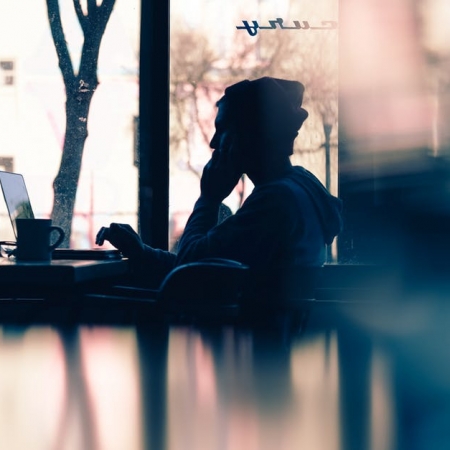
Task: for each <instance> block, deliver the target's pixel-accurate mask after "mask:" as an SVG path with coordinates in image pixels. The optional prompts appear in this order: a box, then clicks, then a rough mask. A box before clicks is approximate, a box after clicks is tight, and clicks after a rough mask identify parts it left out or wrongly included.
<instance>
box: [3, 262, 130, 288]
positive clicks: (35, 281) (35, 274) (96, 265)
mask: <svg viewBox="0 0 450 450" xmlns="http://www.w3.org/2000/svg"><path fill="white" fill-rule="evenodd" d="M127 269H128V261H127V260H126V259H119V260H107V261H98V260H89V261H87V260H54V261H50V262H48V263H47V262H37V263H31V262H30V263H28V262H27V263H25V262H16V261H14V260H10V259H7V258H0V286H2V287H3V288H6V287H13V288H14V287H17V288H19V287H27V286H28V287H29V286H32V287H36V286H41V287H47V288H55V289H56V288H67V287H70V288H71V287H73V286H76V285H79V284H83V283H88V282H93V281H98V280H104V279H113V278H115V277H119V276H121V275H124V274H125V273H126V272H127Z"/></svg>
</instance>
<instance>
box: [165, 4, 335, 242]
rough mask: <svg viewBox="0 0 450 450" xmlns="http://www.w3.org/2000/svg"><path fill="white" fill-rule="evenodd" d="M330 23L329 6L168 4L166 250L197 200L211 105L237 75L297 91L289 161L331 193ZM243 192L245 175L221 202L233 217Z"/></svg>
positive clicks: (332, 85)
mask: <svg viewBox="0 0 450 450" xmlns="http://www.w3.org/2000/svg"><path fill="white" fill-rule="evenodd" d="M337 20H338V0H309V1H302V2H289V1H286V0H284V1H267V0H266V1H264V0H260V1H253V2H248V1H243V0H240V1H233V2H223V1H221V0H196V1H191V2H185V1H183V0H174V1H172V2H171V36H170V37H171V46H170V47H171V54H170V56H171V67H170V68H171V73H170V75H171V80H170V81H171V82H170V90H171V103H170V119H171V121H170V173H171V178H170V219H171V228H170V242H171V244H172V245H173V244H174V243H175V241H176V239H177V238H178V237H179V236H180V235H181V233H182V230H183V228H184V225H185V221H186V219H187V218H188V216H189V213H190V212H191V211H192V208H193V205H194V202H195V200H196V199H197V197H198V195H199V180H200V176H201V173H202V168H203V166H204V164H205V163H206V162H207V161H208V159H209V158H210V155H211V149H210V148H209V141H210V139H211V137H212V134H213V130H214V117H215V114H216V107H215V102H216V101H217V100H219V98H220V97H221V96H222V94H223V91H224V89H225V88H226V87H227V86H229V85H230V84H233V83H235V82H238V81H240V80H243V79H255V78H259V77H262V76H273V77H277V78H285V79H291V80H297V81H300V82H302V83H303V84H304V85H305V87H306V92H305V98H304V107H305V109H306V110H308V112H309V118H308V120H307V121H306V122H305V124H304V126H303V128H302V130H301V131H300V133H299V136H298V138H297V140H296V144H295V153H294V155H293V156H292V162H293V163H294V164H298V165H303V166H304V167H306V168H307V169H309V170H310V171H312V172H313V173H315V174H316V175H317V176H318V177H319V179H320V180H321V181H322V182H323V183H324V184H325V185H326V186H327V187H328V188H329V189H330V191H331V192H332V193H334V194H336V193H337V124H338V108H337V106H338V105H337V97H338V35H337ZM254 21H255V22H254ZM255 23H256V25H257V26H258V27H259V29H258V28H257V26H255ZM251 189H252V186H251V183H250V181H249V180H248V179H245V180H244V181H243V183H242V184H241V185H239V186H238V187H237V188H236V189H235V191H234V192H233V193H232V195H230V197H229V198H228V199H226V201H225V203H226V204H227V205H228V206H229V207H230V208H231V209H232V211H236V209H237V208H239V206H240V204H241V203H242V202H243V200H244V199H245V198H246V196H247V195H248V194H249V192H250V191H251Z"/></svg>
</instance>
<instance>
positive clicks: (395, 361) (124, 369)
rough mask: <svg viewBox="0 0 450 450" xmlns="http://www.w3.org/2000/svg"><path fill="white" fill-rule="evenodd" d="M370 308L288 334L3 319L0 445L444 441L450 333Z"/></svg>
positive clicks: (329, 449)
mask: <svg viewBox="0 0 450 450" xmlns="http://www.w3.org/2000/svg"><path fill="white" fill-rule="evenodd" d="M421 308H422V307H421ZM416 309H417V308H416ZM446 309H447V310H448V307H447V308H446ZM374 311H375V313H374ZM374 311H370V312H368V313H367V312H366V313H364V314H362V315H361V316H357V317H356V316H354V315H353V316H352V314H350V315H347V317H346V318H345V319H344V320H341V321H340V323H341V325H342V326H336V327H334V326H333V327H323V328H320V327H315V326H314V318H312V322H311V327H310V329H309V330H308V329H307V330H306V331H305V332H304V333H303V334H301V335H295V336H286V334H283V333H281V332H278V331H277V330H275V331H273V332H271V331H268V330H267V329H266V330H261V329H259V330H249V329H237V328H233V327H216V328H210V329H200V328H194V327H182V326H174V327H170V328H165V327H162V326H161V327H157V326H154V325H152V326H149V327H148V328H147V329H145V330H140V329H136V328H133V327H130V328H113V327H74V328H64V329H56V328H51V327H30V328H22V329H19V328H17V327H6V326H4V327H2V328H0V399H1V401H0V449H8V450H10V449H11V450H13V449H33V450H34V449H36V450H38V449H39V450H40V449H43V450H49V449H55V450H60V449H107V450H114V449H120V450H122V449H129V450H133V449H166V448H167V449H176V450H178V449H195V450H201V449H208V450H209V449H224V450H227V449H232V450H236V449H246V450H252V449H255V450H261V449H262V450H265V449H277V450H284V449H289V450H291V449H308V450H315V449H326V450H333V449H336V450H338V449H342V450H348V449H359V450H364V449H370V450H389V449H408V450H409V449H425V448H427V449H440V448H448V443H449V442H450V441H449V440H448V438H449V435H450V433H449V432H448V431H447V427H446V424H447V423H448V419H449V418H450V408H449V405H450V401H449V393H450V377H448V376H447V375H448V369H449V367H448V366H449V363H448V362H447V361H446V360H445V359H444V356H445V353H446V352H445V351H441V350H438V349H439V348H440V347H439V346H438V345H433V343H434V342H435V341H436V339H437V338H439V339H440V338H442V337H450V333H448V334H445V335H442V334H439V336H438V335H436V334H435V335H431V336H430V330H431V329H432V327H430V325H431V323H433V320H431V321H430V314H432V312H428V313H427V312H426V311H425V310H424V309H423V308H422V309H420V308H418V309H417V310H416V311H415V312H416V313H417V317H419V316H420V317H422V318H423V317H424V314H425V315H426V314H428V316H429V317H428V321H423V320H422V321H421V322H420V324H421V325H420V327H417V326H416V325H414V326H409V325H408V320H406V321H403V322H402V324H403V327H402V326H400V327H397V326H396V327H391V323H393V322H394V318H395V314H394V313H395V311H391V312H390V314H389V315H388V316H386V315H384V314H380V313H379V312H378V313H377V312H376V311H379V309H378V310H374ZM413 312H414V308H413ZM333 314H334V313H333V312H332V313H331V315H333ZM411 314H412V313H411ZM386 317H388V319H386ZM417 317H416V319H417ZM436 317H442V316H441V313H440V314H438V315H436ZM385 319H386V320H385ZM409 319H411V320H410V322H411V324H417V323H419V322H417V321H414V320H412V317H409ZM431 319H432V317H431ZM435 325H436V323H435V322H434V323H433V328H434V327H435ZM394 331H395V332H394ZM436 333H437V331H436ZM436 352H440V353H438V354H437V353H436ZM433 364H434V365H433Z"/></svg>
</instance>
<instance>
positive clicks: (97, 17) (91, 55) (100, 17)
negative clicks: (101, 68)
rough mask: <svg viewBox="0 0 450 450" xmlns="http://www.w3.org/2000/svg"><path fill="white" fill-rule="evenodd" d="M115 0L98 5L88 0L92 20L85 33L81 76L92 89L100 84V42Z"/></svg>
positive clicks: (108, 0) (104, 1)
mask: <svg viewBox="0 0 450 450" xmlns="http://www.w3.org/2000/svg"><path fill="white" fill-rule="evenodd" d="M115 2H116V0H103V2H102V4H101V5H99V6H97V4H96V2H95V0H89V1H88V16H87V20H88V21H90V22H91V26H90V27H89V29H87V30H86V31H85V33H84V43H83V49H82V51H81V60H80V70H79V77H80V78H81V79H84V80H85V81H87V83H89V85H90V86H89V88H90V89H96V87H97V84H98V80H97V66H98V55H99V52H100V43H101V39H102V36H103V34H104V32H105V29H106V24H107V23H108V20H109V17H110V15H111V12H112V10H113V8H114V4H115ZM94 5H95V6H94Z"/></svg>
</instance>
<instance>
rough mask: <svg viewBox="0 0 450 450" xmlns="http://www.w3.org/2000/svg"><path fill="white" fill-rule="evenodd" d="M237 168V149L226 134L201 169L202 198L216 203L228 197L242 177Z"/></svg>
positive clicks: (240, 171)
mask: <svg viewBox="0 0 450 450" xmlns="http://www.w3.org/2000/svg"><path fill="white" fill-rule="evenodd" d="M239 166H240V164H239V155H238V149H237V148H236V145H235V143H234V142H233V139H232V138H231V136H230V135H229V134H228V133H226V134H224V136H223V137H222V139H221V143H220V146H219V148H218V149H216V150H214V151H213V154H212V156H211V159H210V160H209V161H208V163H207V164H206V166H205V167H204V169H203V174H202V178H201V181H200V190H201V195H202V197H205V198H208V199H211V200H214V201H217V202H218V203H220V202H221V201H222V200H223V199H224V198H226V197H228V195H230V194H231V192H232V190H233V189H234V188H235V186H236V185H237V183H238V182H239V179H240V178H241V176H242V170H241V169H240V167H239Z"/></svg>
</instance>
